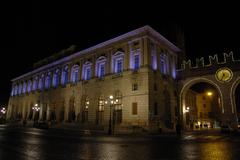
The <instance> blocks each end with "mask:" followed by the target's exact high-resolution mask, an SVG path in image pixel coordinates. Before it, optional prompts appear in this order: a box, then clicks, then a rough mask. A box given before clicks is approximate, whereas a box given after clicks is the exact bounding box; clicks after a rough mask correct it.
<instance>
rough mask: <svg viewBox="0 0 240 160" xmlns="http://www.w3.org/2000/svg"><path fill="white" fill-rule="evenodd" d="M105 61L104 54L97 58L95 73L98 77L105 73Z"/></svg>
mask: <svg viewBox="0 0 240 160" xmlns="http://www.w3.org/2000/svg"><path fill="white" fill-rule="evenodd" d="M106 61H107V59H106V57H105V56H101V57H99V58H98V59H97V61H96V70H95V73H96V75H97V76H98V77H103V76H104V75H105V64H106Z"/></svg>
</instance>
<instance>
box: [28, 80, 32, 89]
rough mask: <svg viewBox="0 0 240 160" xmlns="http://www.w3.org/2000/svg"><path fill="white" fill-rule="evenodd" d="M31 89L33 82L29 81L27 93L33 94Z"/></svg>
mask: <svg viewBox="0 0 240 160" xmlns="http://www.w3.org/2000/svg"><path fill="white" fill-rule="evenodd" d="M31 88H32V82H31V80H29V81H28V86H27V92H31Z"/></svg>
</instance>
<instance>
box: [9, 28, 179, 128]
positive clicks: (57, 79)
mask: <svg viewBox="0 0 240 160" xmlns="http://www.w3.org/2000/svg"><path fill="white" fill-rule="evenodd" d="M178 52H180V49H179V48H178V47H176V46H175V45H174V44H172V43H171V42H169V41H168V40H167V39H166V38H164V37H163V36H162V35H160V34H159V33H158V32H156V31H155V30H154V29H152V28H151V27H149V26H144V27H142V28H139V29H136V30H133V31H131V32H128V33H126V34H123V35H121V36H118V37H116V38H113V39H110V40H108V41H105V42H103V43H100V44H97V45H95V46H93V47H90V48H87V49H85V50H82V51H79V52H75V53H73V54H70V55H68V56H64V57H62V58H58V59H55V60H53V61H45V63H43V65H37V67H36V68H35V69H34V70H32V71H31V72H28V73H26V74H24V75H21V76H19V77H16V78H14V79H12V91H11V96H10V98H9V104H8V112H7V118H8V119H19V120H28V121H34V120H39V121H55V122H56V124H59V125H61V124H68V123H75V124H78V125H85V126H88V125H89V126H90V125H91V126H102V127H103V128H105V129H106V128H108V125H109V119H110V113H111V117H112V123H114V124H115V127H116V129H117V128H121V127H129V126H135V125H137V126H140V127H142V128H144V129H147V130H154V129H158V128H159V127H161V128H162V129H164V130H168V129H170V130H171V129H174V126H175V123H176V119H175V118H176V108H177V106H176V105H177V99H176V87H175V86H176V84H175V78H176V63H177V54H178ZM50 59H51V58H50ZM110 95H112V96H113V99H109V96H110ZM110 108H112V109H111V111H112V112H110Z"/></svg>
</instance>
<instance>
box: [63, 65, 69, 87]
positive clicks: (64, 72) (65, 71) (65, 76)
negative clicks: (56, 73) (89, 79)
mask: <svg viewBox="0 0 240 160" xmlns="http://www.w3.org/2000/svg"><path fill="white" fill-rule="evenodd" d="M67 83H68V67H65V68H64V69H63V71H62V85H66V84H67Z"/></svg>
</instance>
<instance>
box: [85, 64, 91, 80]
mask: <svg viewBox="0 0 240 160" xmlns="http://www.w3.org/2000/svg"><path fill="white" fill-rule="evenodd" d="M85 76H86V77H85V80H89V79H91V68H90V67H88V68H86V75H85Z"/></svg>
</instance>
